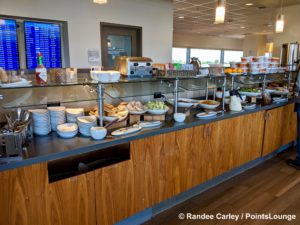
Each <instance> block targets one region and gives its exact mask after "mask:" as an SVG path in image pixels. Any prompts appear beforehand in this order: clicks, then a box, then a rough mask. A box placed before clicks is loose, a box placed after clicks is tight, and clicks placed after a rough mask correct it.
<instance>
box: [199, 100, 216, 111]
mask: <svg viewBox="0 0 300 225" xmlns="http://www.w3.org/2000/svg"><path fill="white" fill-rule="evenodd" d="M204 101H207V100H201V101H199V106H200V107H201V108H203V109H216V108H218V107H219V106H220V102H218V103H216V104H215V105H208V104H202V102H204Z"/></svg>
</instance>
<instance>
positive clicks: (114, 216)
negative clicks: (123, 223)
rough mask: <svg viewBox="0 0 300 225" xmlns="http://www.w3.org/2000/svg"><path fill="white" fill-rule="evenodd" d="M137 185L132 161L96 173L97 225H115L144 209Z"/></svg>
mask: <svg viewBox="0 0 300 225" xmlns="http://www.w3.org/2000/svg"><path fill="white" fill-rule="evenodd" d="M138 182H141V181H138ZM135 184H136V183H135V180H134V176H133V166H132V162H131V160H128V161H125V162H122V163H118V164H115V165H112V166H108V167H104V168H102V169H98V170H96V171H95V191H96V215H97V224H101V225H110V224H114V223H116V222H119V221H120V220H122V219H125V218H127V217H129V216H131V215H133V214H134V213H137V212H139V211H141V210H143V209H144V207H143V204H142V199H141V198H140V197H139V195H138V192H136V189H135V187H138V184H136V186H135Z"/></svg>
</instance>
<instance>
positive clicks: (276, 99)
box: [273, 98, 289, 103]
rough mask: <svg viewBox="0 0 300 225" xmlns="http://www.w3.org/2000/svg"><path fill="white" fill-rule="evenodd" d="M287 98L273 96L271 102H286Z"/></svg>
mask: <svg viewBox="0 0 300 225" xmlns="http://www.w3.org/2000/svg"><path fill="white" fill-rule="evenodd" d="M288 100H289V99H288V98H273V102H275V103H281V102H287V101H288Z"/></svg>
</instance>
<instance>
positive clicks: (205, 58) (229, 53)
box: [172, 48, 243, 67]
mask: <svg viewBox="0 0 300 225" xmlns="http://www.w3.org/2000/svg"><path fill="white" fill-rule="evenodd" d="M242 56H243V51H236V50H235V51H234V50H222V49H198V48H173V49H172V63H181V64H185V63H189V62H190V59H191V58H192V57H196V58H198V59H199V60H200V61H201V66H202V67H209V65H211V64H224V66H229V63H230V62H232V61H234V62H239V61H241V57H242Z"/></svg>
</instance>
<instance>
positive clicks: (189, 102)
mask: <svg viewBox="0 0 300 225" xmlns="http://www.w3.org/2000/svg"><path fill="white" fill-rule="evenodd" d="M180 100H182V101H187V102H179V101H180ZM168 102H169V103H170V104H172V105H174V99H168ZM198 102H199V101H198V100H195V99H191V98H178V107H185V108H189V107H191V106H193V105H197V104H198Z"/></svg>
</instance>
